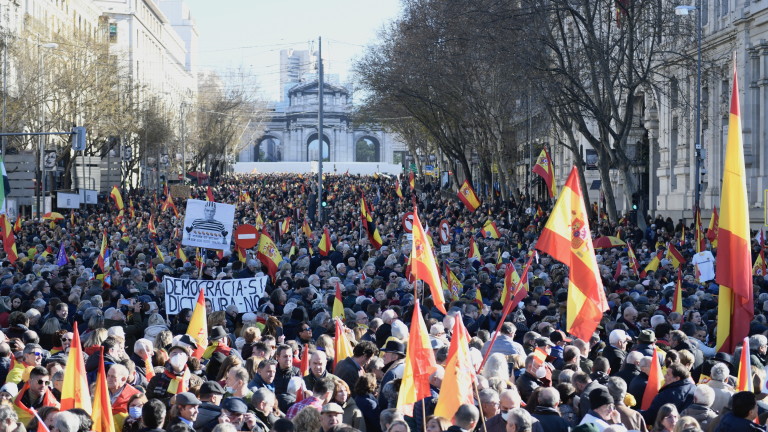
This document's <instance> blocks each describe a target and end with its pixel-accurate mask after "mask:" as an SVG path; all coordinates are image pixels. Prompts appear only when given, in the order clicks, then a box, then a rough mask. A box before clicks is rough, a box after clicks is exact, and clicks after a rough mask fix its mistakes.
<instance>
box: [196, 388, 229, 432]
mask: <svg viewBox="0 0 768 432" xmlns="http://www.w3.org/2000/svg"><path fill="white" fill-rule="evenodd" d="M222 398H224V389H223V388H222V387H221V384H219V383H218V382H216V381H206V382H204V383H203V385H202V386H200V401H201V402H202V403H201V404H200V407H199V408H198V413H197V419H196V420H195V429H197V430H199V429H202V428H203V427H204V426H206V425H207V424H208V423H210V422H212V421H215V420H216V419H218V417H219V415H221V407H220V406H219V404H220V403H221V400H222Z"/></svg>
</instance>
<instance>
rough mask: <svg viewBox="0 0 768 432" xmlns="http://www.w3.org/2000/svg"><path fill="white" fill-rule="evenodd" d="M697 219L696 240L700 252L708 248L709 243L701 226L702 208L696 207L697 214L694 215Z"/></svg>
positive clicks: (697, 250)
mask: <svg viewBox="0 0 768 432" xmlns="http://www.w3.org/2000/svg"><path fill="white" fill-rule="evenodd" d="M694 218H695V219H696V235H695V240H694V241H695V242H696V253H699V252H701V251H703V250H706V249H707V243H706V240H705V237H704V230H703V229H702V227H701V210H700V209H698V208H697V209H696V215H695V216H694Z"/></svg>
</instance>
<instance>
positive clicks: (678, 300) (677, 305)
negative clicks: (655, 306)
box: [672, 267, 683, 314]
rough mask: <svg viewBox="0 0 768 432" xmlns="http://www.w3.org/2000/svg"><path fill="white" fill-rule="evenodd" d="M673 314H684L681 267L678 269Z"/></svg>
mask: <svg viewBox="0 0 768 432" xmlns="http://www.w3.org/2000/svg"><path fill="white" fill-rule="evenodd" d="M672 312H677V313H679V314H682V313H683V270H682V269H681V268H680V267H678V268H677V283H675V294H674V295H673V296H672Z"/></svg>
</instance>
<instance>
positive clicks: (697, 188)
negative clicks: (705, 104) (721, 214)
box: [675, 0, 702, 212]
mask: <svg viewBox="0 0 768 432" xmlns="http://www.w3.org/2000/svg"><path fill="white" fill-rule="evenodd" d="M693 11H696V12H697V13H698V16H697V17H696V20H697V21H696V48H697V54H696V55H697V59H696V120H695V122H696V138H695V145H694V156H695V166H696V168H695V172H694V204H693V205H694V207H693V209H694V212H695V211H697V210H700V209H701V207H700V201H701V179H700V176H701V153H702V152H701V27H702V10H701V0H696V6H677V7H675V15H688V14H690V13H691V12H693Z"/></svg>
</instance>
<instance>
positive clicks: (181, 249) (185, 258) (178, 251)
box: [176, 243, 189, 262]
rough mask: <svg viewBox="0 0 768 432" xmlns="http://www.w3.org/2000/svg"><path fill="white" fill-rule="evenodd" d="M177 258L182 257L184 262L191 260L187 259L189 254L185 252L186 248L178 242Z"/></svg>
mask: <svg viewBox="0 0 768 432" xmlns="http://www.w3.org/2000/svg"><path fill="white" fill-rule="evenodd" d="M176 258H178V259H180V260H181V261H183V262H188V261H189V260H188V259H187V254H185V253H184V249H183V248H182V247H181V245H180V244H178V243H176Z"/></svg>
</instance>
